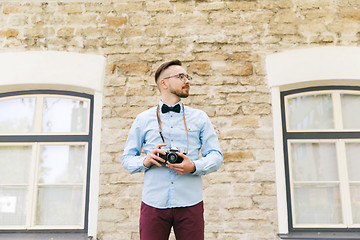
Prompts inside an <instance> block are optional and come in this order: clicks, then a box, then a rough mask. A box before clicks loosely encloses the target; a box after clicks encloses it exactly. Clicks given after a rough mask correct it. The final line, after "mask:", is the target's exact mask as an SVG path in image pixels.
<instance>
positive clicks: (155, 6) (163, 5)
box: [146, 1, 173, 12]
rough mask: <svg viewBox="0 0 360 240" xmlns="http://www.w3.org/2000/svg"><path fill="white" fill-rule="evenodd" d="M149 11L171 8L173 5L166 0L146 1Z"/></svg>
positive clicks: (169, 9) (161, 10) (168, 9)
mask: <svg viewBox="0 0 360 240" xmlns="http://www.w3.org/2000/svg"><path fill="white" fill-rule="evenodd" d="M146 9H147V10H148V11H149V12H164V11H171V10H173V5H172V4H170V3H169V2H166V1H156V2H146Z"/></svg>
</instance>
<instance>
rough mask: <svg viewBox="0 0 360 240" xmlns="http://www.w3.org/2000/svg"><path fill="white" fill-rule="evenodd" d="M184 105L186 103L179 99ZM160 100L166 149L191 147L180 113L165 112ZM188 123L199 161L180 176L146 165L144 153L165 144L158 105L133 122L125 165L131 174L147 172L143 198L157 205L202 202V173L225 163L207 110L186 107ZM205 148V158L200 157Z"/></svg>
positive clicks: (123, 159) (193, 157) (195, 159)
mask: <svg viewBox="0 0 360 240" xmlns="http://www.w3.org/2000/svg"><path fill="white" fill-rule="evenodd" d="M179 103H180V105H181V106H182V102H181V101H180V102H179ZM162 105H163V103H162V102H161V101H160V103H159V109H160V111H159V112H160V119H161V127H162V133H163V136H164V139H165V143H166V144H167V146H166V148H171V147H176V148H178V149H184V150H185V151H186V149H187V137H186V131H185V126H184V120H183V109H182V108H181V111H180V113H175V112H168V113H165V114H163V113H162V112H161V107H162ZM185 119H186V126H187V128H188V134H189V151H188V154H187V156H188V157H189V159H190V160H191V161H193V162H194V163H195V167H196V171H195V172H194V173H188V174H183V175H180V174H178V173H177V172H175V171H173V170H172V169H170V168H167V167H165V166H163V167H158V166H156V165H152V166H151V167H149V168H147V167H145V166H144V165H143V162H144V159H145V157H144V156H140V154H141V150H142V149H143V151H144V153H145V154H146V155H147V154H148V153H149V152H150V151H152V150H154V149H155V147H156V146H157V145H159V144H161V143H163V141H162V139H161V137H160V134H159V125H158V121H157V107H153V108H150V109H148V110H146V111H145V112H142V113H140V114H139V115H138V116H137V117H136V119H135V121H134V123H133V125H132V126H131V129H130V133H129V135H128V139H127V142H126V145H125V149H124V154H123V155H122V157H121V162H122V166H123V167H124V168H125V169H126V170H128V171H129V172H130V173H131V174H133V173H137V172H145V176H144V188H143V193H142V201H143V202H144V203H145V204H147V205H149V206H152V207H155V208H161V209H164V208H174V207H187V206H193V205H195V204H197V203H199V202H201V201H202V179H201V175H204V174H208V173H211V172H215V171H217V170H218V169H219V168H220V166H221V165H222V163H223V155H222V153H221V150H220V145H219V141H218V138H217V136H216V133H215V131H214V128H213V126H212V124H211V122H210V119H209V117H208V116H207V115H206V113H205V112H204V111H201V110H198V109H193V108H190V107H187V106H185ZM200 151H201V155H202V157H201V158H199V157H200V156H199V153H200Z"/></svg>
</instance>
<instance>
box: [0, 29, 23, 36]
mask: <svg viewBox="0 0 360 240" xmlns="http://www.w3.org/2000/svg"><path fill="white" fill-rule="evenodd" d="M18 35H19V31H18V30H17V29H13V28H9V29H7V30H6V31H0V36H2V37H6V38H11V37H17V36H18Z"/></svg>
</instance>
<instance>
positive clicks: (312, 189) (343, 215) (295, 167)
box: [282, 87, 360, 229]
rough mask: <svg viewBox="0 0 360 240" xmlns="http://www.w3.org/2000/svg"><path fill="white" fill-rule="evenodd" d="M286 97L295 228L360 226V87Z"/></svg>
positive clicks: (292, 223) (303, 91)
mask: <svg viewBox="0 0 360 240" xmlns="http://www.w3.org/2000/svg"><path fill="white" fill-rule="evenodd" d="M353 89H355V88H353ZM282 100H283V106H284V110H285V111H283V115H284V116H283V118H285V121H284V123H285V124H284V125H283V127H284V131H283V132H284V141H285V144H284V146H285V148H284V151H285V153H287V154H285V160H286V163H287V164H286V165H287V168H286V171H287V178H288V179H287V182H288V183H289V184H288V188H287V190H288V192H289V195H288V196H289V198H290V199H289V201H288V203H289V213H291V216H292V217H291V219H290V228H293V229H301V228H317V229H319V228H325V229H326V228H339V229H340V228H343V229H354V228H359V227H360V177H359V176H360V175H359V174H358V173H359V172H360V160H359V159H360V158H359V156H360V154H359V153H360V108H359V106H360V104H359V103H360V89H358V88H357V89H356V90H351V88H345V87H327V88H324V87H323V88H310V89H301V90H296V91H287V92H283V93H282Z"/></svg>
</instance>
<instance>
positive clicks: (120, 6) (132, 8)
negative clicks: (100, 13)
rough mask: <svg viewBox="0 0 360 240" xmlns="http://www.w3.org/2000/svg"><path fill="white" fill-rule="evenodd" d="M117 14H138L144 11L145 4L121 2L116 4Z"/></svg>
mask: <svg viewBox="0 0 360 240" xmlns="http://www.w3.org/2000/svg"><path fill="white" fill-rule="evenodd" d="M114 9H115V10H116V11H117V12H137V11H141V10H143V9H144V7H143V2H121V3H114Z"/></svg>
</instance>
